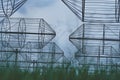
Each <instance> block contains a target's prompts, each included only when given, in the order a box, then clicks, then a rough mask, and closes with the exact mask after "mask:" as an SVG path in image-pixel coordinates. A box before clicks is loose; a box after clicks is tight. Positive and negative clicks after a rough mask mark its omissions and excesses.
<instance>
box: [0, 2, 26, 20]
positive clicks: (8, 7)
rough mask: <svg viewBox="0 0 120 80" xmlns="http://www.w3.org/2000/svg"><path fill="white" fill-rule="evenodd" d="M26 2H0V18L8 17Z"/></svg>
mask: <svg viewBox="0 0 120 80" xmlns="http://www.w3.org/2000/svg"><path fill="white" fill-rule="evenodd" d="M26 1H27V0H0V18H1V19H3V18H4V17H10V16H11V15H12V14H13V13H15V12H16V11H17V10H18V9H19V8H20V7H21V6H22V5H23V4H24V3H25V2H26Z"/></svg>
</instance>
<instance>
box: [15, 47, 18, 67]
mask: <svg viewBox="0 0 120 80" xmlns="http://www.w3.org/2000/svg"><path fill="white" fill-rule="evenodd" d="M17 62H18V49H16V50H15V67H17Z"/></svg>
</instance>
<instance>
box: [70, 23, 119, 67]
mask: <svg viewBox="0 0 120 80" xmlns="http://www.w3.org/2000/svg"><path fill="white" fill-rule="evenodd" d="M119 26H120V24H119V23H114V24H98V23H91V24H83V25H81V26H80V27H79V28H77V30H75V32H73V33H72V34H71V35H70V37H69V39H70V41H71V42H72V43H73V44H74V45H75V46H76V47H77V48H78V52H76V53H75V58H76V59H78V61H80V64H82V65H83V64H87V65H96V66H99V65H111V64H117V63H119V60H120V27H119Z"/></svg>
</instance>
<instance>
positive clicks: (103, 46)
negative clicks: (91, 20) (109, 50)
mask: <svg viewBox="0 0 120 80" xmlns="http://www.w3.org/2000/svg"><path fill="white" fill-rule="evenodd" d="M104 53H105V24H103V44H102V54H103V55H104Z"/></svg>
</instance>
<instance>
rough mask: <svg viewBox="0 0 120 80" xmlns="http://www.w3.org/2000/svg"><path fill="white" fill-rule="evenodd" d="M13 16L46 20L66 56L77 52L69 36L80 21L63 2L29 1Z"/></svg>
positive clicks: (58, 0) (51, 0)
mask: <svg viewBox="0 0 120 80" xmlns="http://www.w3.org/2000/svg"><path fill="white" fill-rule="evenodd" d="M13 16H14V17H30V18H44V20H46V21H47V22H48V23H49V24H50V25H51V27H52V28H53V29H54V30H55V31H56V34H57V35H56V37H55V38H54V40H53V41H55V42H56V43H57V44H58V45H59V46H60V48H61V49H62V50H64V52H65V55H73V54H74V52H75V51H77V50H76V48H75V47H74V45H72V43H71V42H70V41H69V35H70V34H71V33H72V32H73V31H74V30H75V29H76V28H77V27H79V26H80V21H79V19H78V18H77V17H76V16H75V15H74V14H73V13H72V11H70V10H69V9H68V8H67V6H66V5H65V4H64V3H63V2H62V1H61V0H28V1H27V2H26V3H25V4H24V6H22V7H21V8H20V9H19V10H18V11H17V12H16V13H15V14H14V15H13Z"/></svg>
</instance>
